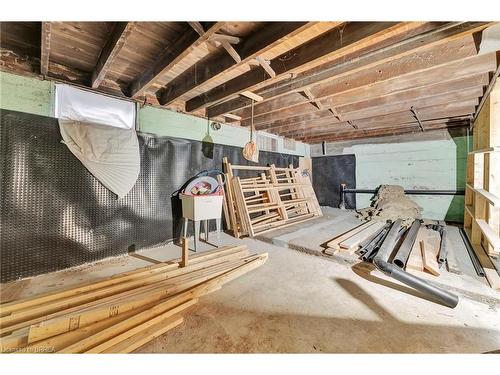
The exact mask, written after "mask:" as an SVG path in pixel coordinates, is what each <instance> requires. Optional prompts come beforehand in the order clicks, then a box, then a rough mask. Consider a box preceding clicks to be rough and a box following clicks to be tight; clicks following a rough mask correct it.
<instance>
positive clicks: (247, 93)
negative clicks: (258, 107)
mask: <svg viewBox="0 0 500 375" xmlns="http://www.w3.org/2000/svg"><path fill="white" fill-rule="evenodd" d="M240 95H242V96H244V97H247V98H249V99H252V100H254V101H256V102H261V101H263V100H264V99H263V98H262V96H260V95H257V94H254V93H253V92H251V91H248V90H247V91H243V92H241V93H240Z"/></svg>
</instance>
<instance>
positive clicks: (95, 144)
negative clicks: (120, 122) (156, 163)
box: [59, 119, 140, 198]
mask: <svg viewBox="0 0 500 375" xmlns="http://www.w3.org/2000/svg"><path fill="white" fill-rule="evenodd" d="M59 129H60V131H61V135H62V138H63V143H64V144H66V146H68V148H69V149H70V151H71V152H72V153H73V154H74V155H75V156H76V157H77V158H78V159H79V160H80V161H81V162H82V164H83V165H84V166H85V167H86V168H87V169H88V170H89V172H90V173H92V174H93V175H94V176H95V177H96V178H97V179H98V180H99V181H100V182H101V183H102V184H103V185H104V186H105V187H107V188H108V189H109V190H111V191H112V192H114V193H115V194H116V195H118V197H119V198H122V197H124V196H125V195H127V193H128V192H129V191H130V190H131V189H132V188H133V187H134V185H135V182H136V181H137V178H138V177H139V171H140V155H139V142H138V140H137V134H136V133H135V130H134V129H123V128H117V127H112V126H108V125H101V124H95V123H89V122H82V121H75V120H66V119H59Z"/></svg>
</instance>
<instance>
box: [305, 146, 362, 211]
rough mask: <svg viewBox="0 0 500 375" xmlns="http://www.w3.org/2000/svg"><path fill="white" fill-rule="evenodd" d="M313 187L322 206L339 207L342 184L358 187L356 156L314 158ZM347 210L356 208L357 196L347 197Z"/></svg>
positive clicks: (347, 195) (350, 195)
mask: <svg viewBox="0 0 500 375" xmlns="http://www.w3.org/2000/svg"><path fill="white" fill-rule="evenodd" d="M312 175H313V186H314V191H315V192H316V196H317V198H318V201H319V204H320V205H321V206H330V207H336V208H338V207H339V204H340V184H347V186H348V187H349V188H353V189H354V188H355V187H356V156H355V155H332V156H319V157H314V158H312ZM345 204H346V208H350V209H355V208H356V194H346V195H345Z"/></svg>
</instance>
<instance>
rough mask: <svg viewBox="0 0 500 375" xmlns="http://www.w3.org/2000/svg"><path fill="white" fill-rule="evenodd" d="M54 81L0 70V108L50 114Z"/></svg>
mask: <svg viewBox="0 0 500 375" xmlns="http://www.w3.org/2000/svg"><path fill="white" fill-rule="evenodd" d="M53 87H54V86H53V83H52V82H50V81H42V80H39V79H36V78H30V77H22V76H18V75H15V74H10V73H5V72H0V108H3V109H10V110H13V111H20V112H27V113H33V114H36V115H42V116H50V115H51V114H52V102H53V100H52V98H53V95H52V93H53Z"/></svg>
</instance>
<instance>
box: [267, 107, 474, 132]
mask: <svg viewBox="0 0 500 375" xmlns="http://www.w3.org/2000/svg"><path fill="white" fill-rule="evenodd" d="M476 102H477V100H476V101H463V102H455V103H450V104H449V105H447V106H446V107H444V106H432V107H427V108H425V109H423V110H422V113H421V121H422V122H424V121H428V120H437V119H441V118H449V117H462V116H468V117H471V116H472V114H473V112H474V107H475V106H474V103H476ZM413 122H416V120H415V118H414V117H413V115H412V114H411V113H410V112H409V111H404V112H398V113H392V114H388V115H381V116H376V117H373V118H366V119H360V120H357V121H356V125H357V126H358V128H359V129H360V130H363V129H365V128H377V127H386V126H387V125H388V124H389V125H390V124H403V123H413ZM349 127H350V126H349V124H348V123H347V122H341V123H330V124H329V125H326V124H325V125H324V126H323V127H321V128H315V129H313V128H308V127H307V125H304V126H302V127H297V128H295V129H292V130H290V131H284V132H280V131H275V130H274V129H270V130H268V131H269V132H273V133H275V134H279V135H282V136H285V137H295V138H296V137H299V138H300V137H306V136H312V135H313V136H316V135H322V136H328V135H330V134H336V133H337V132H339V131H342V130H345V129H346V128H349Z"/></svg>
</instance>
